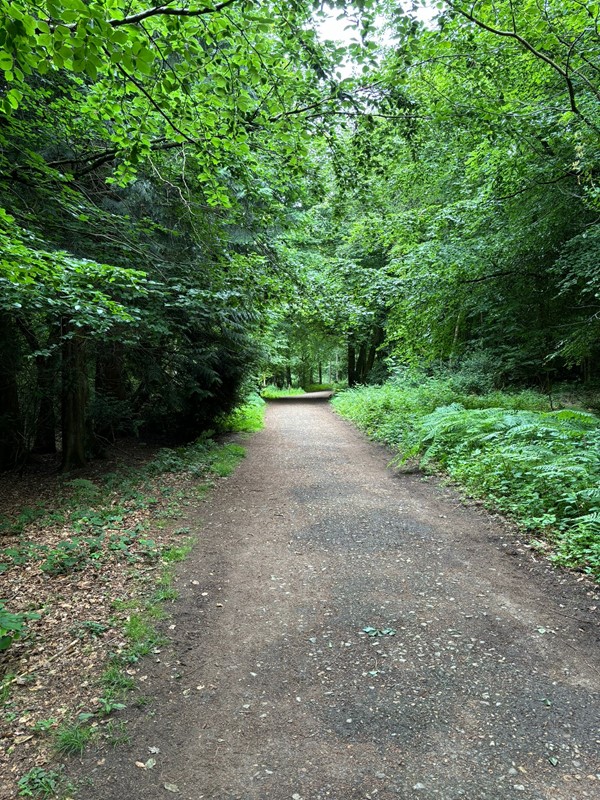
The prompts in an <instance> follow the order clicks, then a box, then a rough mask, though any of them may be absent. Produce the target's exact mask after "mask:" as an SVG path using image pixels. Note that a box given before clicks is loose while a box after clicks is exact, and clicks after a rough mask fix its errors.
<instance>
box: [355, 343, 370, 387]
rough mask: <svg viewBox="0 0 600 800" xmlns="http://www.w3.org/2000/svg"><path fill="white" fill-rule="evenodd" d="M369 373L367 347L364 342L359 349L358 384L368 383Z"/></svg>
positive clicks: (357, 363)
mask: <svg viewBox="0 0 600 800" xmlns="http://www.w3.org/2000/svg"><path fill="white" fill-rule="evenodd" d="M367 372H368V370H367V345H366V344H365V343H364V342H362V343H361V345H360V347H359V348H358V360H357V362H356V380H357V381H358V383H365V382H366V379H367Z"/></svg>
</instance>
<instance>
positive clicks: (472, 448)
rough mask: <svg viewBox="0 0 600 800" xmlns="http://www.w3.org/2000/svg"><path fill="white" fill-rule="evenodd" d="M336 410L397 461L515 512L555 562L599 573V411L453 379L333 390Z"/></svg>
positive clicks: (536, 394)
mask: <svg viewBox="0 0 600 800" xmlns="http://www.w3.org/2000/svg"><path fill="white" fill-rule="evenodd" d="M332 402H333V406H334V408H335V410H336V411H337V412H338V413H339V414H340V415H341V416H343V417H346V418H347V419H350V420H351V421H353V422H354V423H355V424H356V425H357V426H358V427H359V428H361V429H362V430H364V431H365V432H366V433H367V434H368V435H369V436H371V437H372V438H373V439H376V440H377V441H381V442H384V443H385V444H388V445H391V446H392V448H393V449H394V450H395V452H396V454H397V455H396V459H395V463H396V464H397V465H399V466H401V465H404V464H406V463H408V462H411V461H413V462H414V460H416V461H417V462H418V464H419V466H420V467H422V468H424V469H430V470H431V469H442V470H444V471H445V472H446V473H447V474H448V475H449V476H450V477H451V478H452V479H453V480H455V481H456V482H457V483H458V484H459V485H460V486H462V487H463V488H464V489H465V490H466V491H467V492H468V493H469V494H470V495H471V496H474V497H478V498H482V499H483V500H484V502H485V503H486V504H487V505H488V506H489V507H491V508H494V509H496V510H498V511H500V512H502V513H505V514H507V515H509V516H510V517H512V518H513V519H515V520H516V521H517V522H518V523H520V525H522V526H523V527H524V528H526V529H527V531H529V532H530V534H531V538H532V543H533V544H534V545H535V546H536V547H538V548H539V549H542V550H544V551H547V552H548V554H549V556H550V558H551V560H552V561H554V562H555V563H556V564H558V565H561V566H565V567H570V568H575V569H579V570H582V571H584V572H586V573H588V574H591V575H593V576H595V578H596V579H597V580H598V579H600V488H599V487H600V419H599V418H598V417H597V416H595V415H594V414H591V413H588V412H586V411H583V410H574V409H560V410H551V409H550V406H549V400H548V398H547V397H546V396H545V395H542V394H539V393H537V392H534V391H531V390H526V391H519V392H514V393H509V392H501V391H493V392H488V393H486V394H467V393H463V392H460V391H459V390H457V388H456V387H455V385H454V384H453V381H452V379H451V378H448V379H428V380H425V381H423V382H421V383H419V384H416V385H411V384H410V382H408V383H396V382H389V383H386V384H384V385H382V386H364V387H358V388H355V389H351V390H348V391H346V392H343V393H341V394H338V395H337V396H336V397H335V398H334V399H333V401H332Z"/></svg>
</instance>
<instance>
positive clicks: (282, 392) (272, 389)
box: [260, 385, 306, 400]
mask: <svg viewBox="0 0 600 800" xmlns="http://www.w3.org/2000/svg"><path fill="white" fill-rule="evenodd" d="M301 394H306V392H305V391H304V389H301V388H300V387H299V386H289V387H288V388H287V389H280V388H279V387H278V386H272V385H270V386H265V387H264V388H263V389H261V392H260V396H261V397H264V399H265V400H276V399H277V398H278V397H296V396H298V395H301Z"/></svg>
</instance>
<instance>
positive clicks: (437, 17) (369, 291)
mask: <svg viewBox="0 0 600 800" xmlns="http://www.w3.org/2000/svg"><path fill="white" fill-rule="evenodd" d="M599 22H600V3H598V2H595V1H592V0H469V2H463V1H462V0H439V1H438V2H433V0H353V2H347V0H164V2H160V3H158V2H156V0H36V2H33V1H32V0H0V501H1V502H0V537H1V539H2V551H1V552H0V577H1V578H2V582H3V586H2V590H1V592H0V656H2V659H3V662H2V664H3V671H5V672H6V675H5V676H4V677H3V678H2V681H1V682H0V712H1V715H0V721H1V722H3V723H5V724H6V729H7V730H8V733H6V734H4V733H2V734H0V745H2V746H0V764H1V765H2V769H1V770H0V771H3V772H4V773H5V774H6V775H8V774H9V773H10V775H11V780H13V778H14V781H13V785H12V786H11V788H10V789H9V790H8V791H9V794H8V795H6V797H14V796H15V792H17V794H18V796H19V797H54V796H59V795H60V796H61V797H65V796H69V797H70V796H71V794H70V789H68V788H65V786H64V785H63V784H62V783H61V781H62V780H63V777H64V776H63V775H62V773H61V772H60V770H58V771H56V770H54V768H53V767H52V764H53V763H54V762H53V761H52V758H54V757H55V755H56V753H59V754H60V755H64V754H69V753H75V754H80V753H81V752H82V751H83V749H84V747H85V744H86V742H88V741H89V740H91V739H92V738H94V737H98V736H100V737H104V739H105V740H106V741H109V742H110V743H111V744H115V743H119V742H121V741H122V739H123V737H124V733H123V728H122V725H123V723H122V722H119V721H118V720H112V719H109V717H110V715H111V714H112V713H113V712H114V711H119V710H121V709H123V708H124V704H123V697H124V693H125V692H126V691H127V690H129V689H131V688H132V686H133V685H134V684H135V681H134V679H133V678H132V677H131V676H132V675H133V674H134V673H135V670H136V669H137V667H135V664H136V663H137V662H138V660H139V659H140V658H142V657H143V656H147V655H148V654H151V653H154V654H155V653H158V652H160V650H159V649H158V648H159V646H161V643H162V642H163V641H164V640H163V639H161V637H160V635H159V633H158V632H157V631H156V629H155V627H154V625H155V622H156V620H157V619H161V614H163V612H162V610H161V605H162V604H164V603H166V602H169V601H172V600H173V599H174V598H175V597H176V596H177V592H176V590H175V589H174V587H173V581H174V564H175V563H176V562H178V561H180V560H183V559H184V558H185V557H186V556H187V554H188V553H189V551H190V548H191V546H192V543H193V531H192V530H191V529H190V528H189V527H186V526H181V524H179V525H177V524H176V522H175V520H178V519H181V518H182V516H183V515H184V513H185V509H186V508H187V507H188V506H194V507H196V506H198V504H199V503H200V501H201V500H203V499H204V497H205V495H206V493H207V492H209V491H210V490H211V486H212V485H213V483H214V482H215V481H216V480H217V479H218V478H220V477H223V476H226V475H228V474H229V473H230V472H231V471H232V470H233V468H234V467H235V465H236V463H237V462H238V461H239V459H240V458H241V457H242V455H243V448H242V447H241V446H240V445H239V444H238V443H235V442H231V441H226V442H225V443H223V441H217V442H215V441H213V440H212V439H211V437H213V436H214V434H215V432H217V433H219V432H221V433H222V432H224V431H232V430H233V431H248V430H256V429H258V428H260V426H261V424H262V423H261V419H262V413H263V409H264V401H263V399H261V395H262V396H263V397H267V398H273V397H278V396H281V395H284V396H285V395H290V394H291V395H293V394H297V393H303V392H311V391H315V390H321V389H328V390H331V391H332V392H334V397H333V399H332V406H333V408H334V410H335V412H336V413H337V414H339V415H341V416H342V417H345V418H347V419H349V420H351V421H352V422H354V423H355V424H356V425H358V426H359V427H360V428H361V429H362V430H363V431H365V432H366V433H367V434H368V435H369V436H370V437H372V438H374V439H376V440H378V441H380V442H383V443H385V444H386V445H388V446H389V447H390V448H391V449H392V452H393V458H394V465H395V467H396V469H397V470H398V471H402V470H406V471H408V472H411V471H412V472H414V471H415V470H417V469H418V470H421V472H420V473H419V474H421V475H422V474H424V473H427V472H428V471H434V472H437V473H440V472H441V473H442V474H443V475H444V476H445V479H446V480H450V481H451V482H452V483H453V485H454V486H457V487H458V488H459V491H461V492H462V493H463V495H462V496H463V497H464V496H465V495H468V496H470V497H471V498H477V500H476V502H479V501H480V502H482V503H484V504H485V505H487V506H488V507H489V508H491V509H493V510H494V511H496V512H500V514H502V515H503V518H504V519H507V518H508V519H509V520H511V521H512V522H516V523H517V524H518V526H519V527H518V528H517V529H516V530H518V532H519V535H520V536H521V537H522V541H524V542H526V545H525V546H526V547H527V548H528V552H529V551H530V552H531V553H533V554H534V557H538V556H539V557H540V558H541V559H542V560H544V559H550V560H551V561H553V562H554V563H555V564H556V565H558V566H560V567H562V568H568V569H572V570H577V571H578V572H580V573H581V575H580V577H579V578H578V580H581V581H588V579H590V583H589V585H590V586H591V585H592V584H591V580H593V579H594V578H596V579H598V577H600V489H599V486H600V417H599V416H598V413H599V412H600V184H599V179H600V31H599V27H598V26H599ZM115 453H117V455H115ZM544 563H546V561H544ZM211 574H212V573H211ZM196 583H198V581H196ZM587 585H588V584H587V583H586V584H584V586H587ZM148 587H150V588H148ZM150 591H152V592H154V593H153V594H151V596H149V595H148V592H150ZM144 592H145V594H144ZM589 596H590V597H591V596H592V592H591V590H590V593H589ZM140 597H142V598H143V599H140ZM107 598H110V601H108V600H107ZM217 605H219V604H217ZM592 608H593V607H592ZM565 616H566V615H565ZM573 619H575V617H573ZM371 630H375V629H371ZM539 630H542V631H544V630H545V629H543V628H542V629H539V628H538V631H539ZM540 635H541V634H540ZM65 645H66V647H65ZM65 653H66V655H65ZM49 664H50V665H52V666H54V669H53V670H50V672H49V675H50V676H51V677H48V680H47V682H46V683H45V684H44V685H43V686H42V683H37V681H38V678H39V675H40V674H43V672H44V669H46V667H47V666H48V665H49ZM40 665H41V667H40ZM4 667H6V669H4ZM101 669H103V670H104V672H102V673H101V674H100V671H101ZM252 674H253V673H252ZM365 674H366V673H365ZM369 674H372V673H369ZM82 676H84V677H85V678H86V679H85V680H84V679H83V677H82ZM86 676H87V677H89V676H95V678H94V680H95V681H96V682H94V680H93V679H92V677H89V681H88V680H87V677H86ZM39 680H40V681H42V678H39ZM43 680H46V679H45V678H43ZM61 681H62V683H61ZM33 682H36V683H35V685H32V683H33ZM42 688H43V689H44V691H43V692H42V691H41V689H42ZM198 688H199V689H200V688H203V687H198ZM37 689H40V691H39V692H38V693H37V694H35V691H36V690H37ZM119 726H121V727H119ZM45 734H49V735H51V741H50V739H48V741H46V739H44V738H43V737H44V735H45ZM120 737H121V738H120ZM4 745H6V747H4ZM22 745H23V746H22ZM51 751H52V753H54V756H50V755H48V754H49V753H50V752H51ZM44 754H45V755H44ZM2 759H5V760H4V761H2ZM152 761H154V758H150V759H149V760H147V761H146V762H144V763H141V764H140V763H138V764H136V766H137V767H138V768H140V769H142V768H143V769H151V768H152V766H153V765H150V766H148V764H150V762H152ZM550 761H551V760H550ZM551 763H553V762H552V761H551ZM573 763H575V762H573ZM47 765H50V766H51V767H52V768H48V769H47V768H46V766H47ZM592 777H593V776H592ZM61 787H62V789H61ZM60 792H62V794H60ZM294 796H296V795H294ZM0 797H3V796H2V786H1V785H0Z"/></svg>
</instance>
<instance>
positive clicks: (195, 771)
mask: <svg viewBox="0 0 600 800" xmlns="http://www.w3.org/2000/svg"><path fill="white" fill-rule="evenodd" d="M247 448H248V453H247V458H246V459H245V460H244V462H243V463H242V465H241V466H240V467H239V469H238V471H237V472H236V473H235V474H234V475H233V476H232V477H231V478H229V479H227V480H226V481H222V482H221V483H220V484H219V486H218V488H217V490H216V493H215V495H214V497H213V499H212V500H211V501H210V502H209V504H208V505H205V506H204V507H202V508H200V509H198V510H195V511H194V512H193V514H192V515H191V517H190V519H189V520H188V521H187V524H188V525H190V526H191V527H193V528H194V529H195V531H196V532H197V535H198V544H197V546H196V548H195V550H194V552H193V554H192V556H191V558H190V559H189V561H188V562H186V564H184V565H183V568H182V570H181V573H180V576H179V588H180V592H181V596H180V599H179V600H178V601H177V603H176V604H175V606H174V613H173V618H172V621H171V622H170V624H169V627H170V628H171V629H170V631H169V634H170V635H171V636H172V643H171V645H170V646H168V647H166V648H164V649H163V651H162V652H161V653H160V654H155V657H154V658H153V659H152V660H148V661H146V663H144V664H143V665H142V668H141V671H140V673H139V675H138V678H139V684H140V690H141V692H142V693H143V694H145V695H149V696H150V697H151V698H152V703H151V704H150V705H149V706H147V707H145V708H141V709H138V710H136V709H133V708H132V709H129V710H128V711H127V712H126V714H125V719H127V720H128V729H129V733H130V736H131V743H130V745H128V746H125V747H119V748H117V749H115V750H113V751H109V750H107V751H106V752H102V753H100V754H99V753H93V754H91V755H90V756H89V757H88V758H87V759H86V760H85V761H84V764H83V766H82V770H83V773H84V774H87V775H88V776H89V777H90V778H91V781H92V785H91V786H90V787H89V789H86V790H85V795H86V798H88V799H89V800H93V799H94V798H96V799H97V800H100V799H102V800H117V798H119V799H120V798H145V800H155V798H156V799H158V798H166V797H169V796H171V793H172V796H178V797H180V798H181V800H200V799H201V798H217V799H218V800H234V799H236V800H259V798H260V800H267V799H268V798H272V800H298V798H302V800H325V798H331V799H332V800H369V799H371V800H398V798H418V799H420V798H422V799H423V800H434V798H435V799H436V800H455V799H458V798H464V800H478V799H479V798H481V799H482V800H506V798H511V797H515V798H523V800H579V799H580V798H581V799H583V798H597V797H599V796H600V793H599V790H600V774H598V773H599V771H600V759H599V753H600V747H599V731H598V690H599V688H600V673H599V671H598V662H597V660H596V659H597V652H596V650H595V644H596V642H597V626H596V622H595V620H596V617H595V612H594V607H595V606H597V605H598V603H597V599H598V598H597V594H596V593H595V591H594V589H593V588H592V587H591V586H589V585H588V584H586V583H585V582H579V583H578V582H577V578H576V577H573V576H569V575H561V574H559V573H556V572H554V571H552V570H551V569H550V568H549V567H547V566H545V565H544V564H543V563H537V562H536V561H535V560H534V558H533V556H532V555H531V553H530V552H529V551H527V550H526V549H525V548H523V547H521V546H519V544H518V542H517V543H515V542H516V540H515V537H514V533H513V532H512V530H511V529H510V527H509V526H507V525H506V524H504V523H502V521H501V520H498V519H493V518H491V517H490V516H489V515H487V514H486V513H485V512H482V511H480V510H478V509H476V508H468V507H465V506H464V505H463V504H462V503H461V502H460V499H459V498H458V497H457V495H456V494H455V493H454V492H453V491H451V490H449V489H444V488H441V487H440V486H439V485H438V484H437V483H436V482H435V481H433V480H430V481H428V482H424V481H423V479H422V477H421V476H418V475H395V474H393V472H392V471H390V470H389V469H388V468H387V462H388V460H389V454H388V453H386V452H385V451H384V450H383V449H381V448H379V447H377V446H376V445H373V444H371V443H369V442H367V441H366V440H365V439H364V438H363V437H362V435H361V434H359V433H358V432H357V431H355V430H354V429H353V428H351V427H350V426H349V425H347V424H346V423H345V422H343V421H342V420H340V419H338V418H336V417H335V416H334V415H333V414H332V412H331V411H330V409H329V408H328V406H327V404H325V403H321V402H313V401H312V400H311V399H310V398H297V399H295V400H293V401H289V402H285V403H281V402H278V403H271V404H270V405H269V408H268V413H267V426H266V428H265V430H263V431H261V432H260V433H258V434H256V435H255V436H253V437H252V438H251V439H249V440H248V441H247ZM149 757H152V758H153V759H155V761H156V764H155V765H154V766H153V767H151V768H150V767H147V768H143V767H139V766H136V762H139V763H145V762H146V761H147V759H148V758H149Z"/></svg>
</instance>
